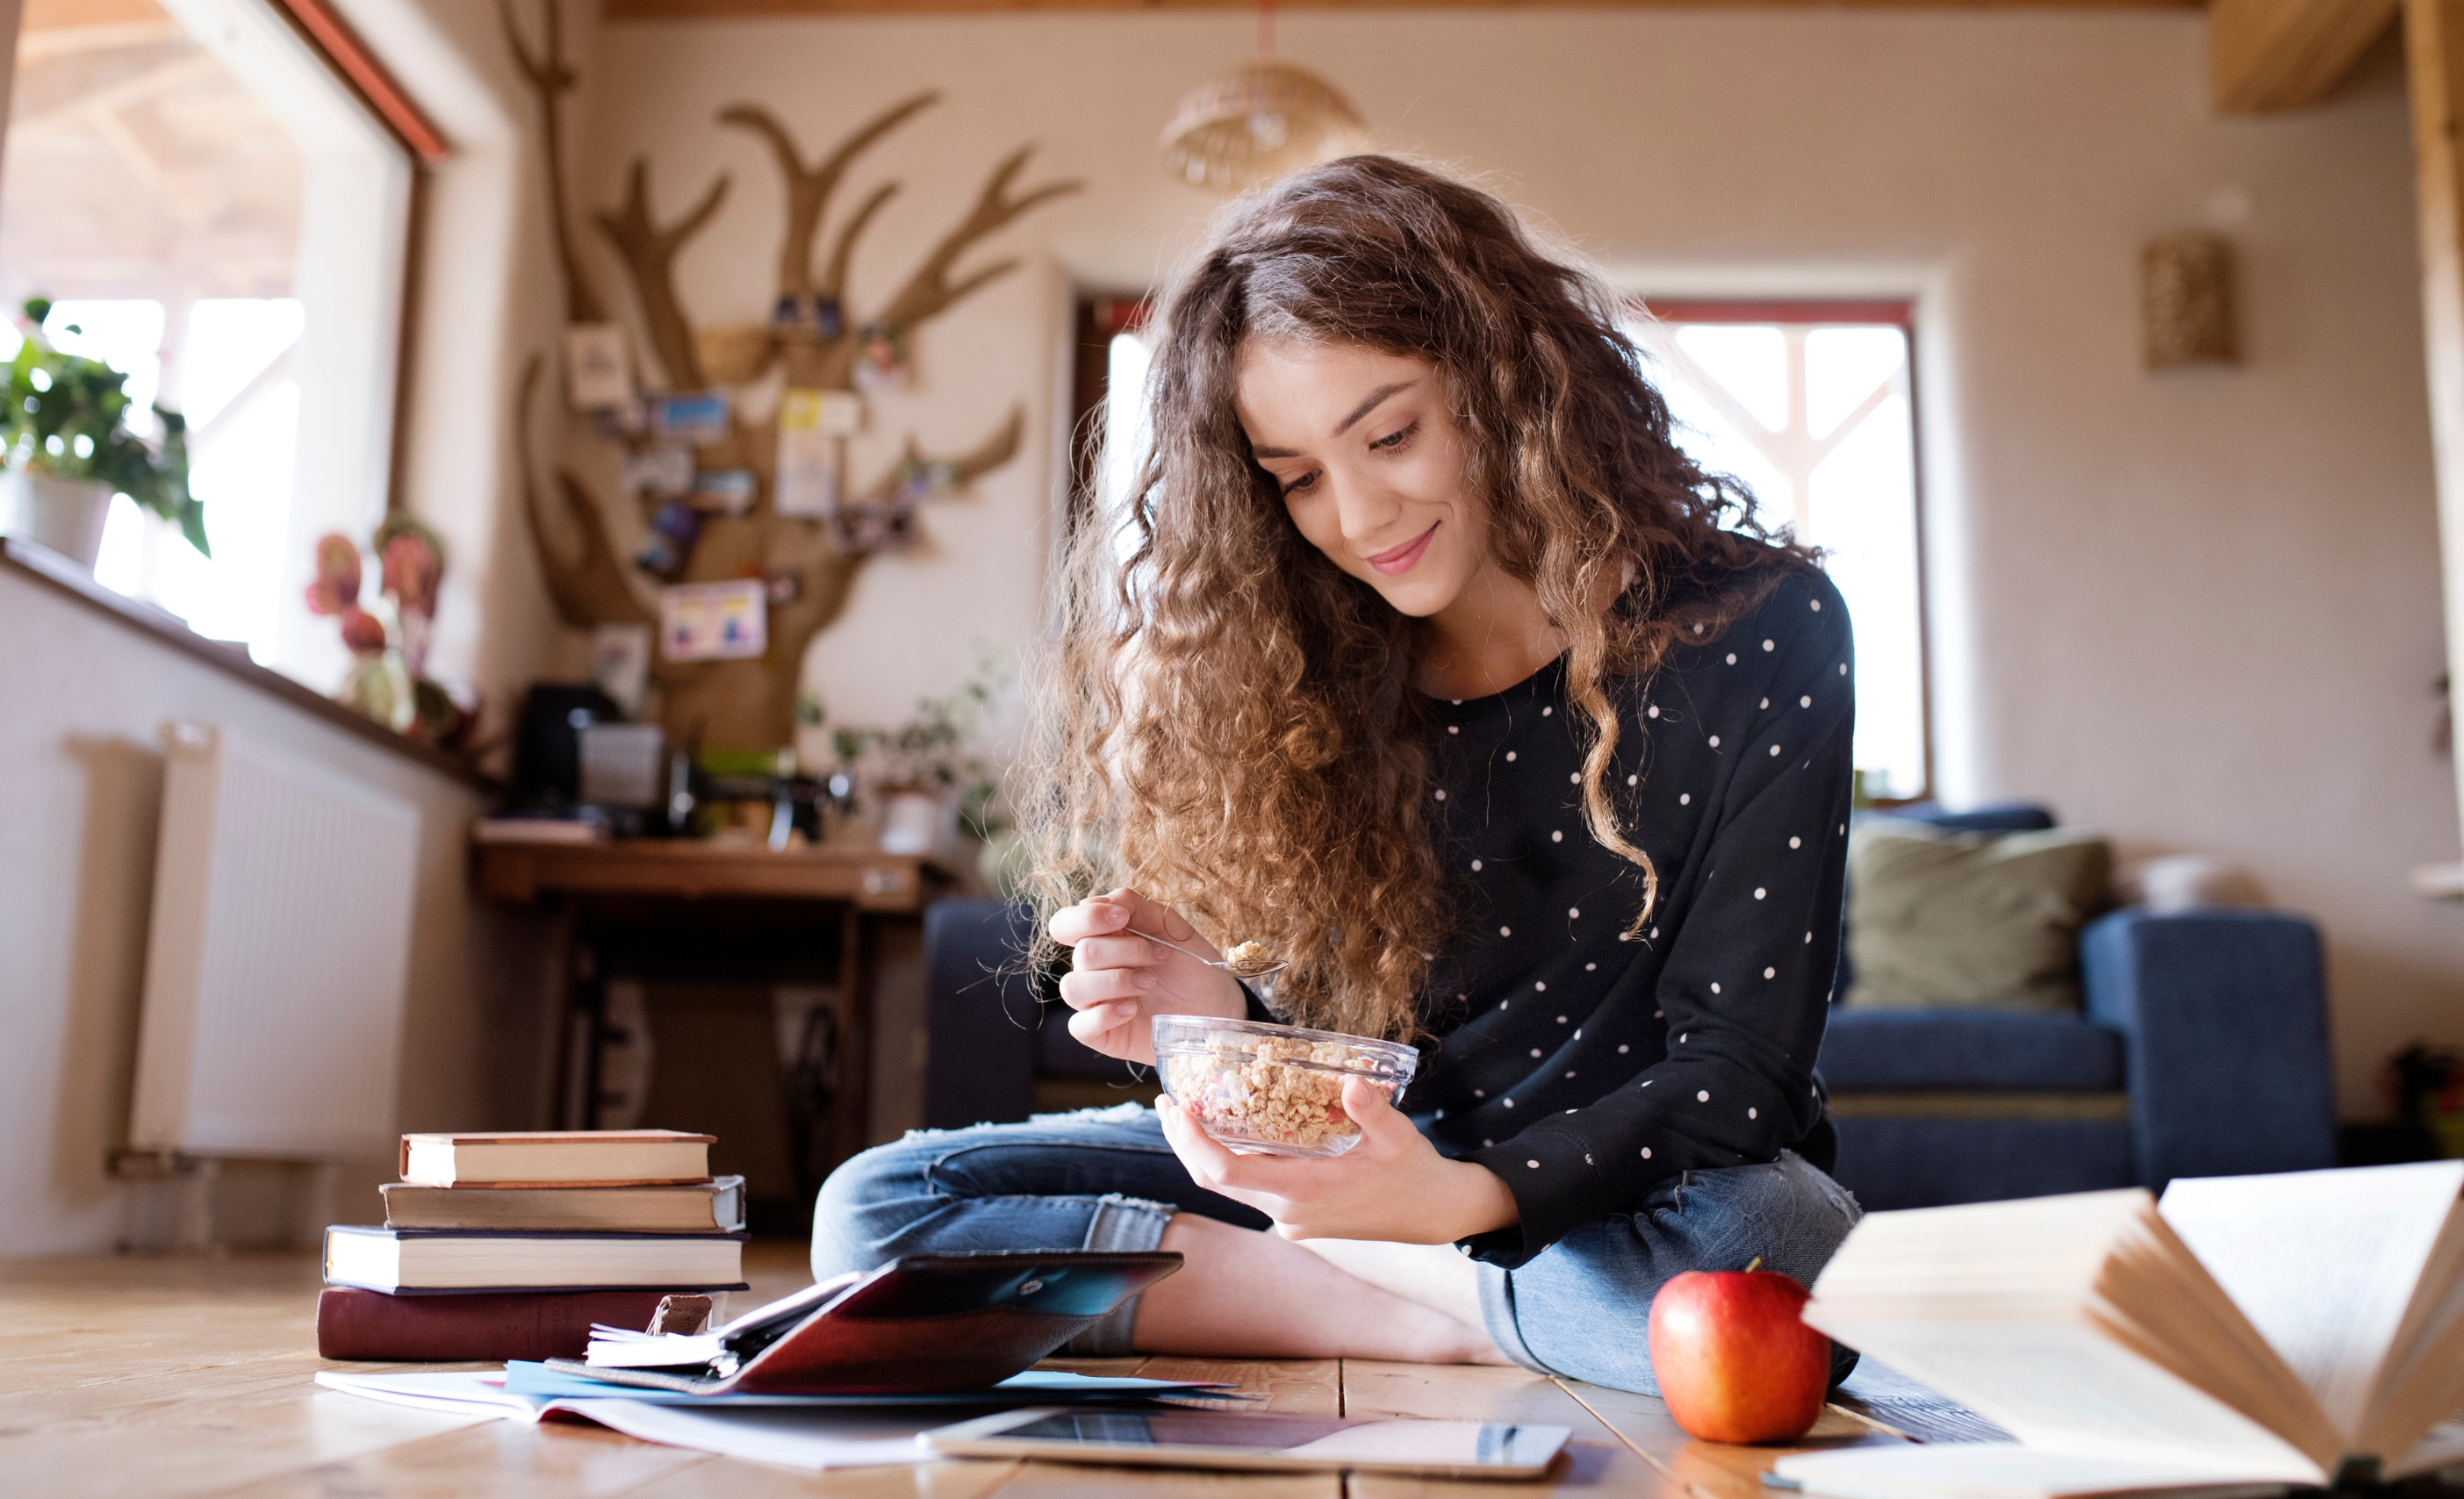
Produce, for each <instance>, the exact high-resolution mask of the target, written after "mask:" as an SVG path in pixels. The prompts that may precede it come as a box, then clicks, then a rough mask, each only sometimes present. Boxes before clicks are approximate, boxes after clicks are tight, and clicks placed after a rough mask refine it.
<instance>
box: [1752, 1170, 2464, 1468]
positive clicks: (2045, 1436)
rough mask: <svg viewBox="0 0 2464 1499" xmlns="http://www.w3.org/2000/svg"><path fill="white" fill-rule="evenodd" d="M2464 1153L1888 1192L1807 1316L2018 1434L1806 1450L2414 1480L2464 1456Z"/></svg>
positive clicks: (1869, 1456)
mask: <svg viewBox="0 0 2464 1499" xmlns="http://www.w3.org/2000/svg"><path fill="white" fill-rule="evenodd" d="M2459 1195H2464V1161H2436V1162H2429V1163H2425V1164H2420V1165H2407V1166H2374V1167H2366V1168H2361V1169H2356V1170H2348V1171H2314V1172H2302V1173H2299V1174H2294V1175H2287V1176H2271V1177H2223V1178H2212V1179H2196V1180H2181V1181H2176V1182H2174V1183H2173V1184H2172V1185H2171V1186H2170V1187H2168V1188H2167V1190H2166V1193H2165V1200H2164V1201H2163V1203H2162V1204H2161V1206H2160V1204H2159V1203H2158V1202H2157V1201H2156V1200H2155V1199H2154V1198H2152V1197H2150V1196H2149V1195H2148V1194H2147V1193H2146V1192H2145V1191H2140V1190H2137V1189H2131V1190H2125V1191H2118V1192H2090V1193H2082V1194H2079V1195H2078V1196H2073V1197H2057V1198H2036V1199H2031V1200H2026V1201H2015V1202H1989V1203H1977V1204H1973V1205H1969V1206H1963V1207H1941V1208H1925V1209H1922V1210H1918V1211H1913V1212H1900V1213H1875V1214H1873V1215H1871V1216H1869V1217H1867V1218H1866V1219H1865V1220H1864V1221H1863V1222H1862V1223H1859V1224H1858V1225H1857V1227H1856V1229H1855V1231H1853V1232H1852V1233H1851V1234H1850V1235H1849V1236H1848V1240H1847V1242H1846V1243H1845V1244H1843V1245H1841V1246H1840V1249H1839V1252H1838V1254H1837V1256H1836V1257H1834V1258H1833V1260H1832V1262H1831V1264H1830V1266H1829V1268H1826V1269H1825V1270H1824V1271H1823V1272H1822V1275H1821V1278H1820V1279H1818V1280H1817V1281H1815V1287H1814V1299H1813V1300H1812V1301H1811V1302H1810V1303H1808V1304H1807V1306H1806V1309H1805V1320H1806V1321H1807V1322H1808V1323H1811V1324H1812V1325H1813V1326H1815V1327H1816V1328H1819V1329H1821V1330H1822V1331H1823V1332H1825V1333H1828V1334H1831V1335H1832V1336H1833V1337H1835V1338H1837V1339H1838V1340H1839V1341H1840V1342H1842V1343H1845V1344H1847V1345H1849V1346H1850V1347H1852V1348H1855V1349H1858V1350H1859V1351H1860V1352H1862V1353H1865V1354H1868V1355H1870V1356H1873V1357H1875V1358H1878V1359H1880V1360H1881V1361H1882V1362H1883V1363H1886V1364H1889V1365H1890V1366H1892V1367H1893V1368H1895V1369H1897V1370H1899V1371H1900V1372H1901V1373H1903V1374H1905V1375H1907V1376H1908V1377H1909V1378H1914V1379H1918V1380H1922V1381H1923V1382H1924V1383H1925V1384H1928V1385H1931V1386H1932V1387H1933V1388H1935V1389H1937V1390H1939V1391H1941V1392H1942V1393H1943V1394H1945V1395H1947V1396H1949V1397H1950V1398H1952V1399H1953V1400H1959V1401H1961V1402H1962V1403H1964V1404H1966V1405H1968V1406H1969V1407H1971V1408H1972V1409H1974V1410H1975V1411H1976V1412H1977V1413H1978V1414H1979V1415H1982V1416H1984V1417H1986V1418H1988V1419H1989V1420H1991V1421H1992V1422H1996V1423H1997V1424H1999V1425H2001V1426H2003V1427H2004V1428H2006V1429H2007V1430H2009V1431H2010V1432H2012V1433H2013V1435H2015V1436H2016V1437H2017V1438H2018V1439H2019V1445H2018V1446H2016V1447H2010V1446H2003V1447H1981V1446H1973V1445H1935V1446H1922V1447H1916V1446H1911V1447H1901V1448H1892V1447H1878V1448H1859V1449H1854V1450H1845V1451H1839V1452H1831V1453H1811V1454H1806V1455H1803V1456H1796V1457H1789V1458H1785V1459H1782V1460H1781V1461H1780V1463H1779V1464H1778V1465H1777V1467H1776V1469H1775V1473H1776V1476H1777V1477H1778V1478H1779V1479H1780V1480H1781V1481H1783V1482H1787V1483H1793V1484H1797V1485H1800V1486H1802V1487H1803V1488H1807V1489H1809V1490H1813V1491H1815V1492H1821V1493H1832V1494H1839V1495H1846V1496H1854V1499H1900V1496H1916V1495H1925V1494H1952V1493H1958V1494H1991V1495H1996V1496H2006V1499H2043V1496H2052V1495H2070V1494H2098V1493H2124V1492H2132V1491H2139V1490H2147V1489H2160V1488H2229V1487H2234V1486H2249V1485H2279V1484H2302V1485H2312V1484H2327V1483H2331V1482H2333V1481H2334V1480H2335V1479H2336V1478H2337V1477H2338V1475H2339V1474H2342V1473H2345V1472H2347V1471H2348V1470H2355V1471H2357V1472H2358V1473H2360V1474H2363V1475H2368V1476H2375V1477H2380V1478H2387V1479H2393V1478H2400V1477H2403V1476H2405V1475H2407V1474H2411V1473H2418V1472H2424V1471H2427V1470H2429V1469H2431V1468H2435V1467H2439V1466H2445V1465H2447V1464H2450V1463H2454V1462H2458V1461H2464V1431H2459V1430H2458V1429H2457V1428H2454V1427H2447V1428H2443V1429H2440V1430H2437V1431H2435V1432H2433V1428H2436V1427H2439V1425H2440V1422H2443V1421H2445V1420H2446V1419H2447V1418H2449V1417H2451V1416H2453V1415H2454V1414H2455V1412H2456V1408H2457V1406H2458V1405H2459V1404H2464V1209H2459V1206H2458V1198H2459Z"/></svg>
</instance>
